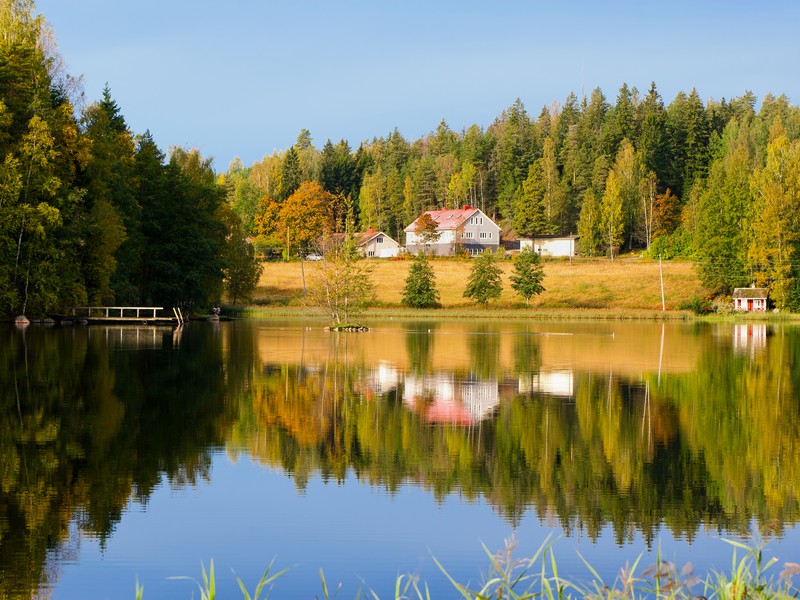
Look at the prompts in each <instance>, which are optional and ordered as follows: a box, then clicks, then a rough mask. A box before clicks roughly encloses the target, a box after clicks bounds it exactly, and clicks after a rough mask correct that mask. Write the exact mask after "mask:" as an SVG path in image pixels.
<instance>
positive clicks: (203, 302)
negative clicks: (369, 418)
mask: <svg viewBox="0 0 800 600" xmlns="http://www.w3.org/2000/svg"><path fill="white" fill-rule="evenodd" d="M0 6H2V9H0V11H2V12H1V13H0V34H2V35H0V313H1V314H3V315H5V316H13V315H18V314H25V313H27V314H32V315H41V314H43V313H46V312H48V311H54V310H58V309H60V308H63V307H68V306H76V305H86V304H117V305H148V304H159V305H166V306H181V307H184V308H187V309H193V308H196V307H202V306H210V305H212V304H217V303H219V302H220V301H222V299H223V297H224V298H225V299H226V300H227V301H230V302H232V303H236V302H237V301H243V300H247V297H248V295H249V294H250V293H251V292H252V290H253V288H254V287H255V285H256V282H257V281H258V275H259V272H260V271H259V267H258V262H257V260H256V258H257V257H258V258H261V257H265V258H270V257H275V258H277V257H279V256H283V257H284V258H286V259H290V258H293V257H297V256H303V255H304V254H306V253H307V252H309V250H310V249H311V248H312V247H313V246H314V244H315V243H316V241H317V240H318V239H319V238H320V236H321V235H322V234H324V233H326V232H343V231H359V230H364V229H366V228H367V227H373V228H375V229H378V230H383V231H385V232H386V233H387V234H389V235H390V236H392V237H394V238H395V239H397V241H399V242H400V243H403V241H404V240H403V228H404V227H405V226H406V225H408V224H409V223H411V222H412V221H413V220H414V219H415V218H416V217H417V216H418V215H419V214H420V213H421V212H422V211H424V210H427V209H432V208H443V207H455V206H459V205H463V204H469V205H472V206H477V207H479V208H481V209H482V210H483V211H484V212H485V213H486V214H488V215H489V216H491V217H493V218H494V219H495V220H496V221H497V222H498V223H499V224H500V225H501V226H502V228H503V233H504V236H505V237H506V239H513V238H514V237H515V236H517V237H519V236H532V235H542V234H566V233H577V234H579V235H580V239H581V242H580V248H581V252H582V253H583V254H586V255H587V256H610V257H611V258H612V259H613V257H614V256H615V255H616V254H618V253H620V252H636V253H646V254H649V255H650V256H652V257H661V258H664V259H670V258H674V257H683V258H685V259H688V260H692V261H693V262H694V264H695V267H696V270H697V273H698V275H699V277H700V279H701V281H702V283H703V285H704V287H705V290H706V292H707V294H708V296H709V297H711V296H716V295H725V294H730V293H731V291H732V290H733V288H734V287H737V286H744V285H750V284H751V283H755V284H757V285H762V286H766V287H769V288H770V296H771V299H772V302H773V303H774V306H775V307H776V308H778V309H781V310H794V311H797V310H800V279H798V270H799V269H800V263H798V258H797V256H796V255H797V249H798V245H800V145H799V144H800V142H798V138H800V111H799V110H798V107H797V106H795V105H792V104H791V103H790V100H789V99H788V98H787V97H786V96H785V95H771V94H768V95H766V96H765V97H763V98H762V99H761V100H760V103H759V99H758V98H756V97H755V95H754V94H753V93H751V92H749V91H744V92H743V94H742V95H741V96H739V97H736V98H732V99H727V100H726V99H724V98H722V99H720V100H713V99H709V100H706V101H704V100H703V99H701V97H700V93H699V92H698V91H697V89H694V88H693V89H692V90H691V91H690V92H689V93H685V92H680V93H678V94H677V95H676V96H675V98H673V99H672V100H671V101H670V102H669V103H665V101H664V99H663V98H662V97H661V95H660V93H659V91H658V89H657V87H656V84H655V83H651V84H650V86H649V88H648V89H647V91H646V92H644V93H643V92H641V91H639V90H638V89H637V88H636V87H633V86H629V85H627V84H622V85H621V87H620V88H619V90H618V92H617V94H616V97H615V98H613V100H611V99H609V98H607V97H606V96H605V94H604V93H603V91H602V90H600V89H599V88H598V89H595V90H593V91H592V92H591V93H590V94H589V95H588V97H587V96H585V95H584V94H583V93H581V95H580V96H579V95H576V94H575V93H572V92H570V93H569V94H568V95H567V97H566V99H565V100H564V101H563V102H553V103H552V104H551V105H549V106H545V107H543V108H542V109H541V111H539V113H538V116H534V115H532V114H529V112H528V111H527V109H526V107H525V106H524V104H523V102H522V101H521V100H519V99H517V100H516V101H514V102H513V103H512V104H511V105H510V106H509V107H508V108H506V109H505V110H503V111H502V112H501V113H500V115H499V116H497V117H496V118H495V119H494V120H493V121H492V122H491V123H490V124H489V125H488V126H486V127H482V126H480V125H477V124H474V125H471V126H469V127H465V128H464V129H462V130H461V131H453V130H452V129H451V128H450V127H449V126H448V124H447V123H446V122H445V121H444V120H442V121H441V122H440V123H439V124H438V126H436V127H435V129H434V130H433V131H431V132H430V133H428V134H427V135H424V136H422V137H421V138H419V139H417V140H408V139H406V138H405V137H404V136H403V135H402V134H401V133H400V132H399V131H398V130H397V129H396V128H395V129H394V130H393V131H391V133H389V134H388V135H385V136H381V137H375V138H373V139H372V140H367V141H363V142H361V143H360V144H359V145H358V147H357V148H355V149H354V148H353V147H351V145H350V143H349V142H348V141H346V140H344V139H342V140H340V141H339V142H338V143H333V142H332V141H331V140H327V141H326V142H325V143H324V144H323V145H322V148H321V149H318V148H317V147H315V146H314V143H313V138H312V136H311V132H309V131H307V130H305V129H303V130H302V131H300V133H299V135H298V137H297V141H296V143H295V144H294V145H292V146H291V147H290V148H288V149H286V150H283V151H275V152H273V153H272V154H269V155H265V156H264V157H263V159H262V160H260V161H257V162H255V163H254V164H252V165H250V166H245V165H244V164H243V163H242V161H241V160H240V159H238V158H237V159H234V160H233V161H232V162H231V164H230V165H229V166H228V168H227V170H226V171H225V172H224V173H222V172H215V170H214V166H213V162H212V158H210V157H203V156H202V155H201V154H200V153H199V152H198V151H197V150H196V149H192V148H181V147H174V148H170V149H169V151H168V152H167V153H165V152H164V151H162V150H161V149H159V148H158V146H157V145H156V144H155V142H154V138H153V136H152V135H151V134H150V133H149V132H148V131H145V132H144V133H134V132H132V131H131V130H130V128H129V127H128V125H127V123H126V121H125V118H124V116H123V113H122V108H121V107H120V106H119V105H118V104H117V102H116V101H115V100H114V98H113V97H112V94H111V90H110V89H109V88H108V87H106V89H105V90H104V91H103V94H102V98H101V99H100V100H99V101H96V102H91V103H86V102H85V101H84V100H83V95H82V91H81V86H80V80H79V79H76V78H74V77H73V76H71V75H70V74H69V73H67V72H66V68H65V67H64V61H63V59H62V57H61V56H60V55H59V54H58V51H57V47H56V43H55V36H54V34H53V32H52V30H51V29H50V28H49V26H48V25H47V22H46V21H45V19H44V17H43V16H42V15H38V16H37V15H35V7H34V2H33V0H14V1H9V2H3V3H2V4H1V5H0ZM264 145H265V147H268V146H269V143H268V140H265V143H264Z"/></svg>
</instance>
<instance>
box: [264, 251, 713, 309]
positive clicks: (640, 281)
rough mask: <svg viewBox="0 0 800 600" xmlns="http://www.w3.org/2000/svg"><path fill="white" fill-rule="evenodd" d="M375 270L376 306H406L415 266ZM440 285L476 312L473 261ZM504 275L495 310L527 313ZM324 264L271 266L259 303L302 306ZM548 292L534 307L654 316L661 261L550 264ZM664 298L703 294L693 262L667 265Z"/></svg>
mask: <svg viewBox="0 0 800 600" xmlns="http://www.w3.org/2000/svg"><path fill="white" fill-rule="evenodd" d="M368 260H369V261H370V263H371V266H372V268H373V271H372V280H373V283H374V284H375V305H376V306H378V307H383V308H393V307H400V306H401V304H400V301H401V299H402V297H403V287H404V286H405V279H406V276H407V275H408V269H409V267H410V265H411V260H410V259H405V260H389V259H368ZM431 264H432V265H433V269H434V272H435V273H436V285H437V288H438V289H439V292H440V294H441V302H442V305H443V307H444V308H451V309H459V308H462V309H463V308H467V307H474V303H473V302H471V301H470V300H468V299H467V298H464V296H463V293H464V288H465V287H466V282H467V278H468V277H469V272H470V268H471V267H472V264H473V263H472V262H470V260H469V259H449V258H448V259H434V260H432V261H431ZM498 264H499V265H500V266H501V268H502V270H503V273H504V276H503V294H502V296H501V297H500V299H499V300H498V301H497V302H492V303H490V307H491V306H494V307H495V308H500V309H515V308H524V307H525V301H524V300H523V299H521V298H520V297H519V296H517V295H516V294H515V293H514V290H513V289H512V288H511V281H510V280H509V275H510V273H511V269H512V262H511V261H510V260H504V261H501V262H499V263H498ZM318 268H319V265H318V263H314V262H305V263H303V264H301V263H300V262H267V263H264V272H263V274H262V276H261V281H260V284H259V287H258V290H257V292H256V295H255V298H254V303H255V304H256V305H260V306H264V307H270V306H272V307H277V306H284V307H291V306H298V307H300V306H302V297H303V275H305V278H306V281H307V282H308V281H310V280H311V277H312V276H313V272H314V270H315V269H318ZM544 271H545V278H544V287H545V292H544V293H542V294H541V295H539V296H538V297H535V298H533V299H531V304H530V308H532V309H536V310H540V311H550V310H552V311H572V310H575V311H587V310H588V311H601V312H602V311H615V312H619V311H621V312H630V313H633V312H639V311H642V312H649V311H660V310H661V287H660V279H659V266H658V261H653V260H649V259H644V258H640V257H639V256H623V257H620V258H617V259H616V260H615V261H614V262H613V263H612V262H611V261H610V260H609V259H607V258H606V259H584V258H580V259H578V258H576V259H573V260H572V261H571V262H570V261H569V260H564V259H551V260H547V261H545V263H544ZM663 272H664V295H665V302H666V308H667V310H668V311H675V310H678V309H679V307H680V306H681V305H682V304H683V303H684V302H686V301H687V300H689V299H690V298H691V297H692V296H693V295H695V294H699V293H700V283H699V281H698V279H697V276H696V275H695V273H694V271H693V270H692V265H691V263H689V262H678V261H669V262H664V263H663Z"/></svg>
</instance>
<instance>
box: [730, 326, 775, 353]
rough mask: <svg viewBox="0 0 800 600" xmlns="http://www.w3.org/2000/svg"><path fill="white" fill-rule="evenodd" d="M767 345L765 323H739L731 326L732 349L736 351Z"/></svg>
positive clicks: (760, 348) (758, 348)
mask: <svg viewBox="0 0 800 600" xmlns="http://www.w3.org/2000/svg"><path fill="white" fill-rule="evenodd" d="M766 347H767V326H766V324H763V323H762V324H750V323H747V324H745V323H740V324H737V325H734V326H733V349H734V350H735V351H737V352H744V351H746V350H748V349H749V350H763V349H764V348H766Z"/></svg>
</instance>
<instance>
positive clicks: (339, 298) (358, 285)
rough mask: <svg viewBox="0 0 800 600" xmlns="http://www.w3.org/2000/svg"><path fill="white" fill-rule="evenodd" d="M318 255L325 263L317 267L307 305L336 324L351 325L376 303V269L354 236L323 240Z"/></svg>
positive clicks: (322, 262) (332, 236)
mask: <svg viewBox="0 0 800 600" xmlns="http://www.w3.org/2000/svg"><path fill="white" fill-rule="evenodd" d="M317 251H318V252H319V253H320V255H321V256H322V260H320V261H319V262H317V263H316V271H315V272H314V273H313V274H312V277H311V284H310V285H309V287H308V294H307V296H306V303H307V304H308V305H309V306H310V307H312V308H315V309H318V310H320V311H322V312H323V313H325V314H326V315H327V316H328V317H330V319H331V321H333V322H334V323H336V324H342V323H345V324H347V323H350V319H351V318H352V317H355V316H358V315H359V314H361V313H363V312H364V310H366V308H367V306H368V305H369V303H370V301H371V300H372V297H373V285H372V280H371V274H372V269H371V267H370V265H369V263H368V261H366V260H364V259H363V257H362V256H361V254H360V253H359V252H358V246H357V243H356V239H355V238H354V237H353V236H352V235H350V234H346V235H344V236H342V235H326V236H323V237H322V238H321V239H320V240H319V241H318V242H317Z"/></svg>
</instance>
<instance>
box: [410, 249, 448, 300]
mask: <svg viewBox="0 0 800 600" xmlns="http://www.w3.org/2000/svg"><path fill="white" fill-rule="evenodd" d="M402 304H404V305H405V306H410V307H411V308H436V307H438V306H439V290H437V289H436V275H435V273H434V272H433V268H432V267H431V264H430V262H428V259H427V258H426V256H425V254H422V253H420V254H417V255H416V256H415V257H414V261H413V262H412V263H411V268H410V269H409V271H408V277H406V287H405V288H404V290H403V300H402Z"/></svg>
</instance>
